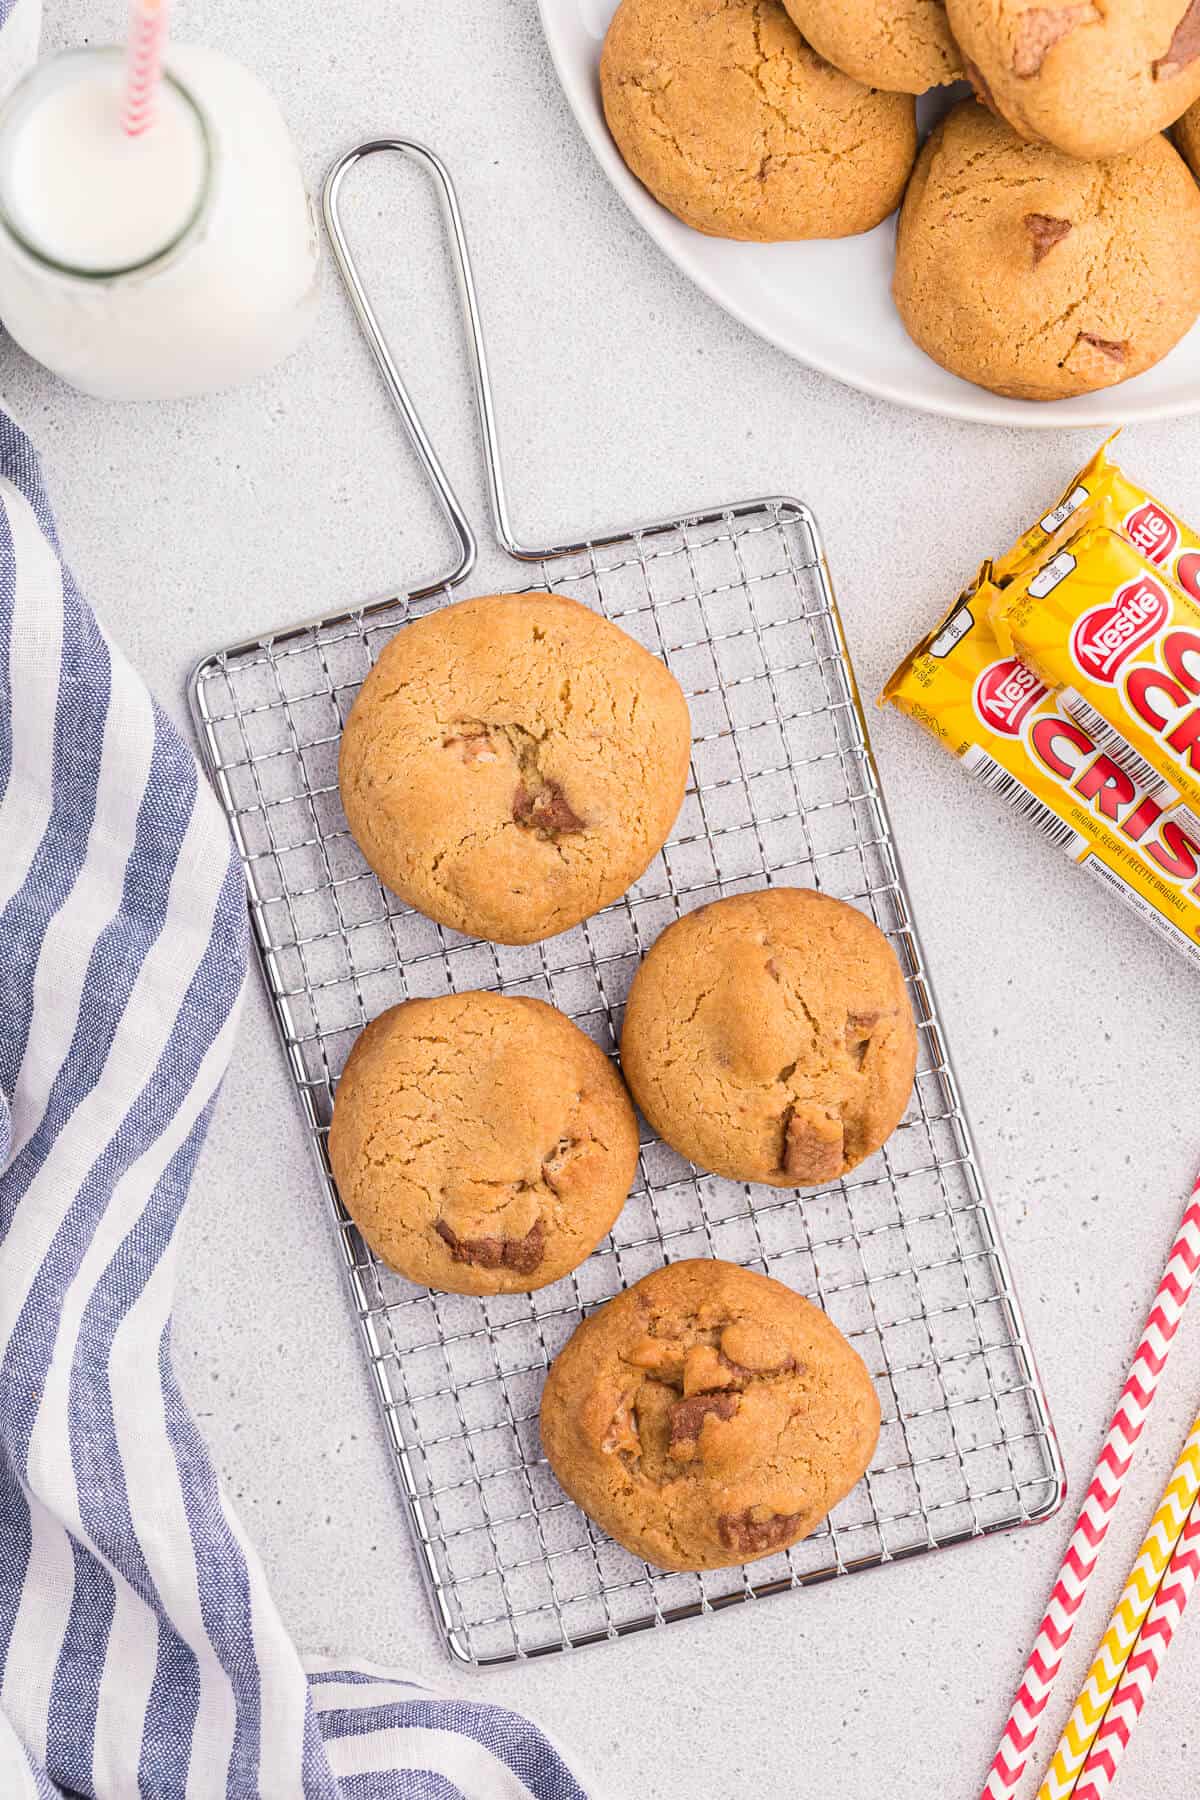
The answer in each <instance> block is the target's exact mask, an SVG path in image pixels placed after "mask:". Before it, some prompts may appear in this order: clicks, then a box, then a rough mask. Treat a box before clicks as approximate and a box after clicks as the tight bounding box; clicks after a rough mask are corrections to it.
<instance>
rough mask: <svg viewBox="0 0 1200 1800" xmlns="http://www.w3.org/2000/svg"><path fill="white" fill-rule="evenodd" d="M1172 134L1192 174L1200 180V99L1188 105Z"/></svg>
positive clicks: (1176, 146)
mask: <svg viewBox="0 0 1200 1800" xmlns="http://www.w3.org/2000/svg"><path fill="white" fill-rule="evenodd" d="M1171 136H1172V137H1173V138H1174V140H1175V148H1176V149H1177V150H1178V152H1179V154H1180V156H1182V158H1183V160H1184V162H1185V163H1186V164H1187V166H1188V168H1189V169H1190V170H1191V171H1192V174H1193V175H1194V176H1196V178H1197V180H1200V100H1197V102H1196V103H1195V105H1194V106H1189V107H1188V109H1187V111H1186V112H1185V113H1184V115H1183V117H1182V119H1180V120H1179V122H1178V124H1177V125H1176V126H1175V129H1174V131H1172V133H1171Z"/></svg>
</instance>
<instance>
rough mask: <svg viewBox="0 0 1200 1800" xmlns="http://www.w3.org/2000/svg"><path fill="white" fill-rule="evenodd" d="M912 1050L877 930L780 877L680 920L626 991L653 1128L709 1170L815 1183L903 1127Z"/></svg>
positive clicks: (903, 994)
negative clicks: (770, 885)
mask: <svg viewBox="0 0 1200 1800" xmlns="http://www.w3.org/2000/svg"><path fill="white" fill-rule="evenodd" d="M916 1048H917V1040H916V1028H915V1026H914V1024H913V1016H912V1007H911V1005H910V1003H909V998H908V993H907V991H906V989H905V986H904V977H903V975H902V974H901V972H900V965H899V963H898V962H897V960H896V956H895V953H894V951H893V950H892V948H891V946H890V945H889V943H888V941H887V939H886V938H885V937H884V936H883V933H882V932H881V931H880V930H879V929H878V927H877V926H875V925H873V924H872V923H871V921H870V919H868V918H867V917H865V915H864V914H863V913H860V912H858V911H857V910H856V908H854V907H853V906H847V905H846V904H845V903H844V902H843V901H841V900H833V899H830V898H829V896H828V895H826V894H819V893H816V892H814V891H813V890H812V889H810V888H791V887H777V888H767V889H765V890H763V891H762V892H760V893H751V894H738V895H735V896H734V897H733V898H732V899H729V900H716V901H714V902H713V903H712V905H711V906H704V907H701V908H700V909H699V910H698V911H696V912H692V913H686V914H685V915H684V917H683V918H682V919H680V920H679V921H678V922H677V923H676V924H674V925H671V926H668V928H667V930H666V931H664V932H663V933H662V935H661V936H660V937H659V938H658V940H657V942H656V943H655V944H654V946H653V947H652V949H651V950H650V953H649V955H648V956H647V957H646V959H645V961H644V962H643V963H642V965H641V967H640V968H639V969H638V972H637V974H636V975H635V976H634V979H633V985H632V987H631V988H630V990H629V1000H628V1004H627V1006H626V1009H625V1024H624V1028H623V1030H622V1033H621V1066H622V1068H623V1069H624V1072H625V1079H626V1081H627V1082H628V1083H629V1086H630V1089H631V1090H632V1093H633V1097H634V1099H635V1100H636V1101H637V1103H638V1105H639V1106H640V1107H641V1109H642V1111H643V1112H644V1113H645V1115H646V1117H647V1119H648V1120H649V1121H650V1123H651V1125H653V1127H654V1129H655V1130H656V1131H657V1132H658V1133H659V1135H660V1136H661V1137H663V1138H665V1139H666V1141H667V1143H668V1144H671V1145H672V1146H673V1147H674V1148H675V1149H676V1150H678V1151H679V1152H680V1154H681V1155H683V1156H687V1157H690V1159H691V1160H692V1162H694V1163H696V1164H697V1165H698V1166H699V1167H700V1168H702V1169H711V1170H712V1171H713V1172H714V1173H715V1174H717V1175H727V1176H729V1177H731V1178H732V1179H733V1180H735V1181H764V1182H769V1183H770V1184H771V1185H772V1186H773V1187H816V1186H819V1185H820V1184H821V1183H823V1182H827V1181H835V1180H837V1178H838V1177H839V1176H840V1175H844V1174H845V1173H846V1171H847V1170H848V1169H852V1168H853V1167H854V1166H855V1164H856V1163H860V1162H862V1160H863V1158H864V1157H867V1156H870V1155H871V1154H872V1152H873V1151H875V1150H878V1148H879V1146H880V1145H881V1144H882V1143H883V1142H884V1140H885V1138H887V1137H888V1136H890V1134H891V1133H892V1131H894V1130H895V1128H896V1126H897V1125H898V1124H899V1122H900V1119H901V1117H902V1116H903V1113H904V1109H905V1106H906V1105H907V1103H908V1097H909V1093H910V1092H911V1089H912V1084H913V1074H914V1070H915V1067H916Z"/></svg>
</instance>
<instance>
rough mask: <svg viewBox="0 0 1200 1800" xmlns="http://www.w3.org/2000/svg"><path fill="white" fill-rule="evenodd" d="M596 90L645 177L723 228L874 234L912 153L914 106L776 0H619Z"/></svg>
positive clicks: (669, 203)
mask: <svg viewBox="0 0 1200 1800" xmlns="http://www.w3.org/2000/svg"><path fill="white" fill-rule="evenodd" d="M600 88H601V93H602V96H603V100H604V112H605V117H606V118H607V120H608V126H609V130H610V131H611V132H612V134H613V137H614V139H615V140H616V145H617V148H618V150H619V151H620V152H621V155H622V156H623V157H624V159H625V161H626V162H627V163H628V165H629V167H630V168H631V169H632V171H633V173H634V174H635V175H636V176H637V178H638V180H639V181H641V182H642V183H644V185H645V186H646V187H648V188H649V190H650V192H651V193H652V194H653V195H654V197H655V199H656V200H658V201H660V202H661V204H662V205H663V206H665V207H666V208H667V209H668V210H669V211H670V212H673V213H674V214H675V215H676V217H677V218H680V219H682V220H683V221H684V223H685V224H687V225H692V226H694V227H695V229H696V230H697V231H705V232H708V233H709V234H710V235H711V236H714V237H731V238H750V239H755V240H757V241H759V242H763V243H766V242H770V241H772V240H774V239H778V238H837V237H848V236H850V235H851V234H852V233H854V232H858V231H869V230H870V229H871V227H872V226H873V225H878V224H879V222H880V220H881V219H886V217H887V215H888V214H889V213H890V212H891V211H892V210H893V209H894V207H895V206H896V205H897V204H898V202H899V199H900V195H901V193H902V191H903V188H904V183H905V181H906V180H907V179H908V173H909V170H910V169H911V168H912V163H913V157H914V156H915V155H916V147H917V128H916V112H915V107H914V102H913V101H912V100H911V99H910V98H907V97H906V96H904V95H900V94H880V93H875V92H873V91H872V89H870V88H866V87H863V86H862V85H861V83H859V82H857V81H852V80H851V78H850V77H849V76H848V75H843V74H842V73H841V71H840V70H838V69H834V68H832V67H831V66H830V64H829V63H827V62H826V61H825V60H824V59H823V58H822V57H820V56H818V55H817V53H816V51H815V50H812V49H810V48H809V46H808V45H807V44H806V43H805V42H804V40H803V38H802V37H801V36H800V33H799V32H798V31H797V30H796V27H795V26H794V25H793V24H792V21H791V20H790V19H789V18H788V16H787V14H786V12H785V11H784V10H783V7H782V6H781V5H779V4H778V3H777V0H724V3H723V4H720V3H718V4H714V3H713V0H621V5H620V6H619V7H618V8H617V11H616V14H615V16H614V18H613V21H612V24H611V25H610V26H609V30H608V36H607V38H606V39H605V41H604V52H603V55H602V57H601V59H600Z"/></svg>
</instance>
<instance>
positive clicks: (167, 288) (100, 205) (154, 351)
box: [0, 45, 318, 400]
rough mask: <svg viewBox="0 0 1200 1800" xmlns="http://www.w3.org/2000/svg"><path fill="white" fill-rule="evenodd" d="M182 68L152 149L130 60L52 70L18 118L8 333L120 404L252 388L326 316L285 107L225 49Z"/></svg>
mask: <svg viewBox="0 0 1200 1800" xmlns="http://www.w3.org/2000/svg"><path fill="white" fill-rule="evenodd" d="M168 62H169V67H168V70H167V71H166V72H165V73H164V75H163V78H162V81H161V83H160V85H159V89H158V95H157V104H156V110H155V117H154V122H153V124H152V125H151V126H150V128H149V129H148V130H147V131H146V132H145V133H144V135H142V136H139V137H130V136H127V135H126V133H125V132H124V130H123V129H122V124H121V113H122V96H123V78H124V66H125V61H124V52H123V51H122V50H121V49H119V48H112V49H108V48H104V49H83V50H68V51H65V52H64V53H63V54H62V55H59V56H56V57H53V58H52V59H51V60H49V61H48V62H44V63H41V64H39V65H38V67H37V68H35V69H34V70H33V72H32V73H31V74H30V75H28V76H26V78H25V80H24V81H23V82H21V83H20V84H19V86H18V87H16V88H15V89H14V90H13V92H12V93H11V94H10V96H9V98H8V99H7V101H6V102H5V103H4V106H3V108H2V109H0V322H2V323H3V324H4V325H5V326H6V327H7V329H8V330H9V331H10V332H11V333H12V335H13V337H14V338H15V339H16V341H17V343H18V344H20V345H21V347H22V348H23V349H24V350H27V351H28V352H29V354H30V356H34V357H36V358H37V360H38V361H39V362H41V363H44V364H45V365H46V367H47V368H48V369H52V370H53V371H54V372H55V373H56V374H58V375H61V376H63V377H64V379H65V380H67V381H69V382H71V383H73V385H74V386H75V387H77V388H82V389H83V390H84V392H85V393H89V394H98V395H101V396H102V397H104V398H108V399H124V400H140V399H162V398H168V397H173V396H178V395H183V394H199V393H205V392H208V391H209V390H211V389H213V388H222V387H229V386H232V385H233V384H235V383H237V382H242V381H249V380H252V379H253V378H254V376H256V375H259V374H261V373H262V371H263V370H265V369H268V368H270V366H271V365H272V364H273V363H276V362H278V361H280V360H281V359H282V358H283V357H285V356H287V355H289V354H290V352H291V351H292V350H294V349H295V348H296V346H297V345H298V344H299V343H300V340H301V339H302V338H303V336H304V334H305V332H306V331H307V330H308V328H309V325H310V324H311V322H312V316H313V312H314V309H315V304H316V276H317V258H318V248H317V245H318V240H317V231H316V220H315V217H314V214H313V210H312V207H311V204H310V202H309V199H308V196H307V194H306V192H305V189H304V183H303V179H302V177H301V173H300V166H299V163H298V161H297V159H296V152H295V149H294V148H293V145H292V141H291V138H290V136H289V135H288V130H287V126H286V125H285V124H284V121H283V116H282V114H281V113H280V111H279V108H278V107H277V106H276V104H275V101H274V99H273V98H272V96H271V94H270V93H269V92H268V91H267V89H266V88H265V87H264V86H263V84H262V83H261V82H260V81H259V80H258V78H257V76H255V75H252V74H251V73H250V71H249V70H248V69H246V68H244V67H243V66H242V65H241V64H240V63H238V62H235V61H234V60H233V59H232V58H231V57H228V56H225V55H223V54H221V53H220V52H219V51H215V50H208V49H202V48H200V47H199V46H196V45H178V46H175V47H174V48H173V49H172V50H171V52H170V55H169V59H168Z"/></svg>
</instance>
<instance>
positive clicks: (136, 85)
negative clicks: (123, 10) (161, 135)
mask: <svg viewBox="0 0 1200 1800" xmlns="http://www.w3.org/2000/svg"><path fill="white" fill-rule="evenodd" d="M166 41H167V0H133V9H132V11H131V13H130V15H129V54H128V58H127V60H126V64H125V100H124V104H123V106H122V108H121V129H122V131H124V133H125V135H126V136H127V137H141V135H142V133H143V132H144V131H148V130H149V129H150V127H151V125H153V123H154V112H155V106H156V103H157V100H158V84H159V78H160V76H161V73H162V54H163V46H164V45H165V43H166Z"/></svg>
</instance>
